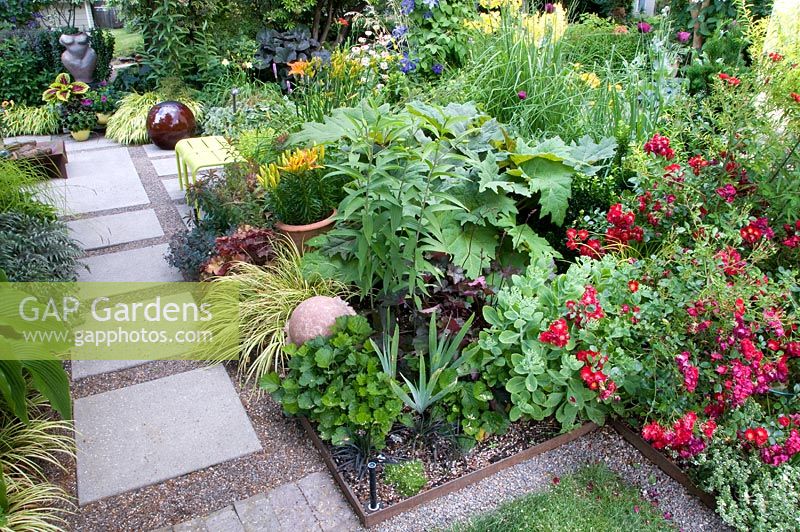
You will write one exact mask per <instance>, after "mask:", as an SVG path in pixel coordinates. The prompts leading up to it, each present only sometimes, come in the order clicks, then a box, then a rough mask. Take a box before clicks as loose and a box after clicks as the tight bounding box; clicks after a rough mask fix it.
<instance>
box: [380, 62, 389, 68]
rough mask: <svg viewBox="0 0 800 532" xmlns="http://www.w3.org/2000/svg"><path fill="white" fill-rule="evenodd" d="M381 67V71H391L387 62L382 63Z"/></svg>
mask: <svg viewBox="0 0 800 532" xmlns="http://www.w3.org/2000/svg"><path fill="white" fill-rule="evenodd" d="M380 67H381V70H389V63H387V62H386V61H381V64H380Z"/></svg>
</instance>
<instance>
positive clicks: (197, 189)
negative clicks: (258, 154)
mask: <svg viewBox="0 0 800 532" xmlns="http://www.w3.org/2000/svg"><path fill="white" fill-rule="evenodd" d="M248 170H249V167H248V166H246V165H242V166H234V165H231V166H228V167H227V168H226V170H225V175H223V174H222V173H221V172H210V173H209V174H208V176H207V177H205V178H203V179H198V181H197V182H196V183H194V184H192V185H190V186H189V188H188V189H187V191H186V201H187V202H188V203H189V204H190V205H197V207H198V209H199V210H200V211H201V212H202V213H203V216H202V218H201V219H200V220H198V222H197V223H198V224H199V225H200V226H201V227H202V228H203V229H204V230H207V231H209V232H211V233H213V234H215V235H223V234H226V233H228V232H229V231H231V230H232V229H234V228H236V227H238V226H240V225H252V226H255V227H262V226H263V225H264V224H265V217H264V212H263V206H262V200H261V199H260V198H258V197H257V195H256V194H255V179H254V178H252V177H250V176H249V173H248Z"/></svg>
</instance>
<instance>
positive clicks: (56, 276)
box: [0, 212, 82, 282]
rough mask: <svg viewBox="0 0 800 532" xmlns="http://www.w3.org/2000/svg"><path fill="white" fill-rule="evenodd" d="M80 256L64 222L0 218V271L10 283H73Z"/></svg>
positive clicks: (13, 215) (9, 215)
mask: <svg viewBox="0 0 800 532" xmlns="http://www.w3.org/2000/svg"><path fill="white" fill-rule="evenodd" d="M81 254H82V251H81V249H80V248H79V247H78V245H77V244H76V243H75V242H74V241H73V240H72V239H71V238H70V236H69V232H68V230H67V226H66V225H65V224H64V223H63V222H59V221H54V220H46V219H41V218H36V217H33V216H31V215H28V214H19V213H14V212H8V213H3V214H0V269H2V270H4V271H5V272H6V275H7V276H8V280H9V281H12V282H30V281H75V280H77V277H78V275H77V272H76V269H77V266H78V263H77V258H78V257H80V256H81Z"/></svg>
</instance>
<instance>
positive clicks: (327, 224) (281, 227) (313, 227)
mask: <svg viewBox="0 0 800 532" xmlns="http://www.w3.org/2000/svg"><path fill="white" fill-rule="evenodd" d="M334 216H336V209H333V212H332V213H331V215H330V216H328V217H327V218H325V219H324V220H320V221H318V222H314V223H313V224H306V225H289V224H285V223H283V222H277V223H276V224H275V228H276V229H277V230H278V231H280V232H281V233H283V234H285V235H286V236H288V237H289V238H291V239H292V242H294V244H295V245H296V246H297V249H298V250H300V252H301V253H302V252H303V251H305V243H306V241H308V240H311V239H312V238H314V237H315V236H318V235H321V234H322V233H325V232H327V231H328V230H329V229H330V228H331V227H333V217H334Z"/></svg>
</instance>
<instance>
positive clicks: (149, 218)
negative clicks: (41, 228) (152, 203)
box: [67, 209, 164, 250]
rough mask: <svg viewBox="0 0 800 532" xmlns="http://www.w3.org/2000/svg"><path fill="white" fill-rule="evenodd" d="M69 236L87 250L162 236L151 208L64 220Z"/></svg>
mask: <svg viewBox="0 0 800 532" xmlns="http://www.w3.org/2000/svg"><path fill="white" fill-rule="evenodd" d="M67 226H68V227H69V229H70V233H71V234H72V238H74V239H75V240H77V241H78V242H79V243H80V244H81V247H83V248H84V249H86V250H91V249H99V248H104V247H108V246H114V245H117V244H126V243H128V242H136V241H137V240H145V239H147V238H157V237H160V236H164V230H163V229H162V228H161V224H160V223H159V221H158V217H157V216H156V211H154V210H153V209H145V210H141V211H132V212H123V213H120V214H109V215H107V216H97V217H95V218H84V219H81V220H74V221H72V222H67Z"/></svg>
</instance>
